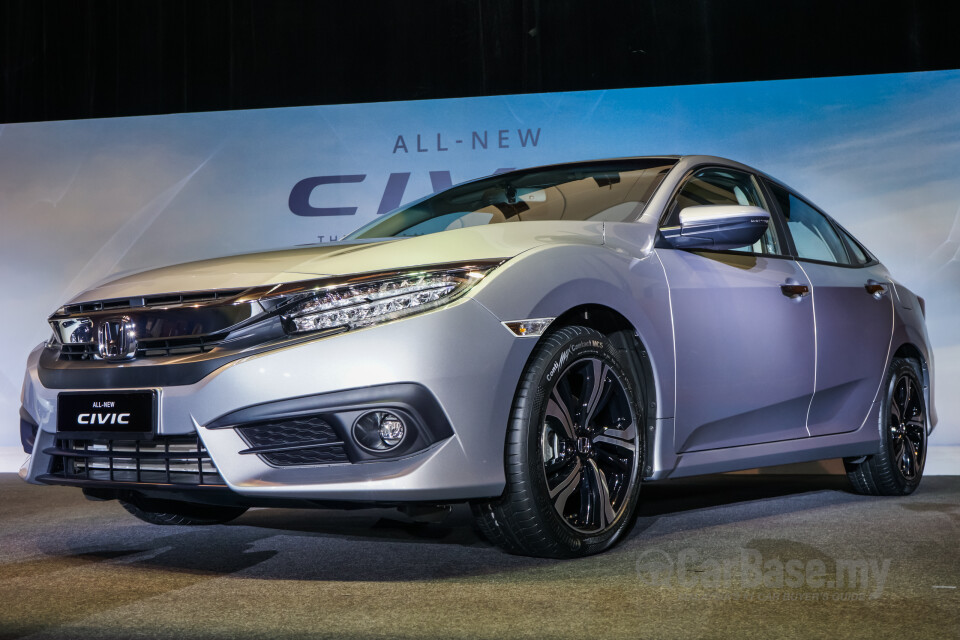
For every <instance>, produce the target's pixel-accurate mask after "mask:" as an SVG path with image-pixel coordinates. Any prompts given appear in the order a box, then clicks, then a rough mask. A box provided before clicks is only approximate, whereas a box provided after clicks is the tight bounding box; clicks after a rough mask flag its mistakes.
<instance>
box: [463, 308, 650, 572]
mask: <svg viewBox="0 0 960 640" xmlns="http://www.w3.org/2000/svg"><path fill="white" fill-rule="evenodd" d="M631 337H632V336H631ZM640 376H641V374H640V373H638V372H636V371H634V370H633V368H631V366H630V364H629V360H627V357H626V355H625V354H624V352H622V351H620V350H618V349H617V348H616V347H615V346H614V343H613V341H612V340H611V338H610V337H608V336H606V335H604V334H602V333H599V332H598V331H596V330H594V329H591V328H587V327H581V326H569V327H563V328H560V329H557V330H555V331H553V332H552V333H550V334H548V335H546V336H544V337H543V338H541V339H540V342H539V343H538V345H537V347H536V349H535V350H534V353H533V355H532V356H531V358H530V362H529V363H528V365H527V367H526V369H525V370H524V373H523V376H522V378H521V381H520V386H519V388H518V389H517V394H516V397H515V400H514V405H513V411H512V414H511V422H510V425H509V428H508V430H507V441H506V450H505V470H506V476H507V486H506V490H505V492H504V494H503V496H501V497H500V498H498V499H496V500H489V501H478V502H475V503H474V504H473V508H474V513H475V515H476V516H477V523H478V526H479V528H480V530H481V531H482V532H483V533H484V535H486V537H487V538H488V539H490V540H491V541H492V542H494V543H495V544H497V545H499V546H501V547H503V548H504V549H506V550H507V551H509V552H511V553H517V554H522V555H531V556H539V557H549V558H570V557H579V556H585V555H590V554H592V553H597V552H600V551H603V550H604V549H607V548H609V547H611V546H612V545H613V544H615V543H616V542H617V540H619V539H620V538H622V537H623V536H624V535H625V534H626V532H627V531H629V528H630V526H632V523H633V512H634V510H635V507H636V504H637V500H638V496H639V491H640V480H641V469H642V468H643V455H644V449H643V439H642V435H643V425H644V414H643V413H642V411H641V409H640V407H643V406H644V399H643V385H642V379H641V378H640Z"/></svg>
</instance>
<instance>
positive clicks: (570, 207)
mask: <svg viewBox="0 0 960 640" xmlns="http://www.w3.org/2000/svg"><path fill="white" fill-rule="evenodd" d="M673 164H674V161H673V160H669V159H664V158H649V159H637V160H625V161H618V162H616V163H595V164H577V165H568V166H563V167H548V168H540V169H530V170H528V171H511V172H510V173H504V174H500V175H495V176H491V177H489V178H482V179H480V180H474V181H472V182H467V183H465V184H461V185H458V186H456V187H453V188H451V189H447V190H446V191H441V192H440V193H436V194H434V195H432V196H429V197H427V198H424V199H422V200H418V201H417V202H414V203H412V204H409V205H406V206H404V207H401V208H400V209H397V210H396V211H393V212H392V213H389V214H386V215H385V216H383V217H379V218H377V219H376V220H374V221H373V222H371V223H370V224H367V225H365V226H363V227H361V228H360V229H358V230H357V231H354V232H353V233H351V234H350V235H349V236H347V237H346V238H344V239H345V240H362V239H370V238H393V237H409V236H422V235H426V234H428V233H437V232H439V231H447V230H450V229H460V228H463V227H475V226H479V225H485V224H497V223H500V222H529V221H536V220H580V221H583V220H594V221H608V222H623V221H626V220H631V219H634V218H635V217H636V216H637V215H638V214H639V213H640V211H641V210H642V209H643V205H645V204H646V202H647V200H649V199H650V196H651V195H652V194H653V192H654V190H655V189H656V188H657V186H658V185H659V184H660V181H661V180H662V179H663V176H664V175H666V173H667V171H669V170H670V169H671V167H673Z"/></svg>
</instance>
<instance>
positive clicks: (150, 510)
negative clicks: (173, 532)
mask: <svg viewBox="0 0 960 640" xmlns="http://www.w3.org/2000/svg"><path fill="white" fill-rule="evenodd" d="M120 504H121V505H123V508H124V509H126V510H127V511H129V512H130V513H132V514H133V515H135V516H137V517H138V518H140V519H141V520H143V521H144V522H149V523H150V524H162V525H171V524H172V525H208V524H223V523H225V522H230V521H231V520H233V519H235V518H239V517H240V516H242V515H243V514H244V512H245V511H246V510H247V507H228V506H220V505H207V504H197V503H193V502H180V501H177V500H158V499H154V498H137V499H136V501H135V502H127V501H126V500H121V501H120Z"/></svg>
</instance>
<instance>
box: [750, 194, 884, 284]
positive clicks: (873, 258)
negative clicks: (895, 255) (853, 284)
mask: <svg viewBox="0 0 960 640" xmlns="http://www.w3.org/2000/svg"><path fill="white" fill-rule="evenodd" d="M759 177H760V182H761V183H762V184H763V186H764V188H765V189H766V190H767V191H768V192H769V194H770V200H771V202H772V203H773V206H774V207H776V209H777V214H778V217H779V218H780V219H781V220H782V221H783V227H784V230H785V231H786V234H787V237H788V238H789V241H790V251H791V253H792V254H793V259H794V260H796V261H797V262H809V263H810V264H823V265H827V266H830V267H841V268H843V269H864V268H867V267H875V266H876V265H878V264H880V261H879V260H878V259H877V257H876V256H874V255H873V254H872V253H871V252H870V250H869V249H867V248H866V247H865V246H863V243H862V242H860V241H859V240H857V238H856V236H854V235H853V234H852V233H850V232H849V231H847V230H846V229H845V228H844V227H843V226H841V225H840V224H839V223H838V222H837V221H836V220H834V219H833V218H831V217H830V216H829V215H828V214H826V213H824V211H823V210H822V209H820V207H818V206H816V205H814V204H813V203H812V202H810V201H809V200H807V199H806V198H804V197H803V196H802V195H800V194H799V193H797V191H796V190H795V189H791V188H790V187H788V186H787V185H785V184H783V183H782V182H780V181H779V180H774V179H773V178H770V177H769V176H765V175H762V176H759ZM773 186H777V187H780V188H781V189H783V190H784V191H786V192H787V194H788V195H792V196H793V197H794V198H796V199H797V200H799V201H800V202H802V203H804V204H805V205H807V206H808V207H810V208H811V209H813V210H814V211H816V212H817V213H819V214H820V215H822V216H823V217H824V219H825V220H826V221H827V224H829V225H830V227H831V228H832V229H833V232H834V233H836V234H837V238H838V239H839V240H840V245H841V246H842V247H843V253H844V255H846V256H847V260H848V263H847V264H844V263H842V262H831V261H829V260H816V259H814V258H801V257H800V254H799V252H798V251H797V245H796V244H795V243H794V241H793V234H792V233H790V227H789V226H788V225H787V223H786V220H787V217H786V215H785V214H784V213H783V210H782V209H781V208H780V201H779V199H778V198H777V197H776V196H775V195H774V193H773V188H772V187H773ZM838 230H839V231H838ZM840 231H842V232H843V233H845V234H846V235H848V236H849V237H850V239H851V240H853V242H855V243H856V244H857V246H859V247H860V249H861V250H862V251H863V253H864V255H866V256H867V258H868V260H867V262H865V263H864V264H858V263H855V261H854V260H853V257H852V256H851V255H850V252H849V249H847V245H846V243H845V242H844V241H843V237H842V236H841V233H840Z"/></svg>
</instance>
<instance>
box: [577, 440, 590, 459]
mask: <svg viewBox="0 0 960 640" xmlns="http://www.w3.org/2000/svg"><path fill="white" fill-rule="evenodd" d="M577 451H578V452H579V453H582V454H583V455H585V456H588V455H590V454H591V453H593V443H592V442H590V438H577Z"/></svg>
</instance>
